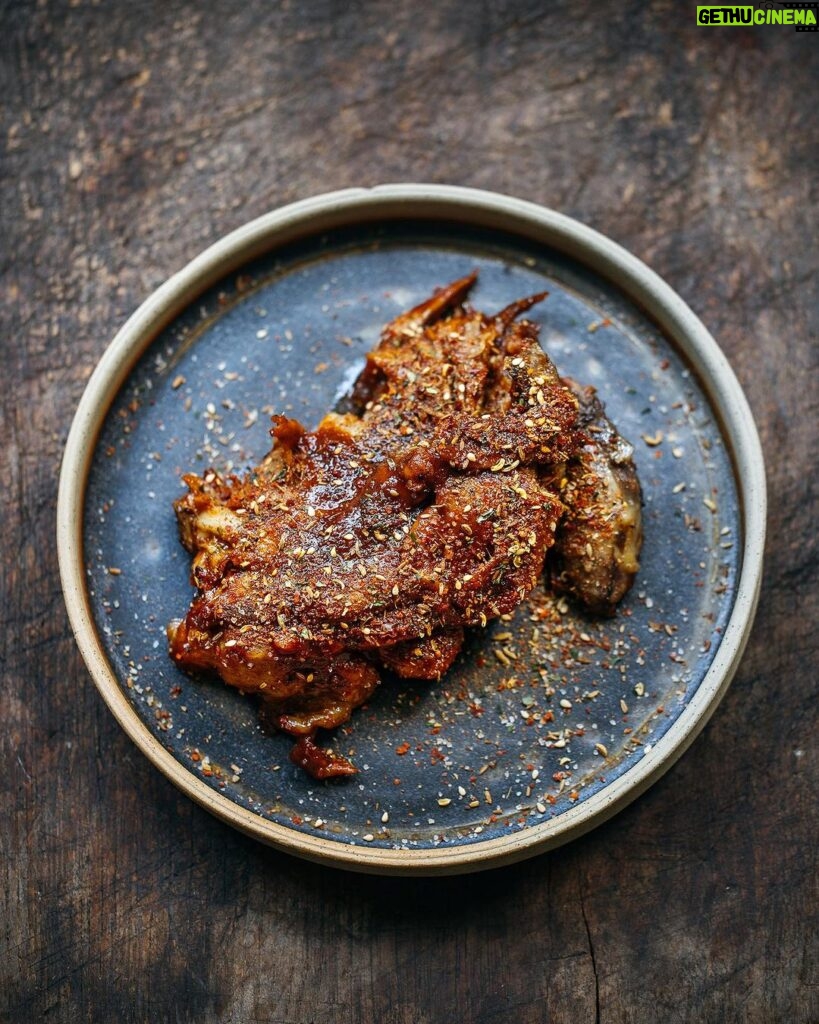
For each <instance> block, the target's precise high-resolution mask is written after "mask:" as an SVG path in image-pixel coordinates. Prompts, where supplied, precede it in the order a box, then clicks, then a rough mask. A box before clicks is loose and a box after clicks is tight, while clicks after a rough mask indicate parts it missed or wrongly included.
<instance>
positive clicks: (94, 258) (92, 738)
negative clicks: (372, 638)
mask: <svg viewBox="0 0 819 1024" xmlns="http://www.w3.org/2000/svg"><path fill="white" fill-rule="evenodd" d="M401 6H402V5H394V4H391V3H387V2H384V0H375V2H370V3H364V4H355V5H354V4H349V5H344V4H341V3H332V2H330V0H324V2H304V3H299V2H284V3H280V4H274V3H264V2H260V0H250V2H238V0H221V2H212V3H204V4H199V3H193V2H187V3H185V2H172V3H168V2H162V0H139V2H132V3H128V4H124V3H123V4H113V3H110V4H99V5H98V4H89V3H87V2H85V0H80V2H77V3H73V2H72V3H57V2H48V0H46V2H41V3H38V4H35V3H26V2H24V0H19V2H14V0H11V2H9V0H6V2H4V3H2V4H0V49H1V51H2V92H1V93H0V95H2V97H3V103H2V111H1V112H0V117H1V118H2V134H0V138H2V139H3V142H4V146H5V153H4V157H3V173H2V178H1V179H0V216H2V267H1V269H0V274H1V275H2V276H0V295H2V305H0V318H2V330H0V346H2V363H0V365H1V366H2V368H3V372H4V375H5V395H4V398H3V400H2V407H0V429H2V437H3V442H4V443H3V445H2V447H0V467H2V474H1V475H0V479H2V480H3V483H4V486H3V487H2V490H0V506H1V507H2V530H1V531H0V573H1V574H2V576H1V577H0V579H2V588H1V589H0V592H1V593H2V602H3V603H2V617H3V626H4V628H3V630H2V634H0V644H2V658H1V659H0V671H2V691H1V692H2V703H0V710H1V713H2V723H3V724H2V730H0V751H2V765H3V773H2V778H3V783H4V786H3V797H2V808H3V818H2V829H0V854H1V856H0V871H2V884H0V1019H3V1020H8V1021H10V1022H14V1024H16V1022H29V1021H35V1020H40V1019H43V1020H48V1021H60V1022H69V1021H70V1022H74V1021H89V1022H107V1021H117V1022H123V1024H124V1022H130V1021H151V1022H153V1021H175V1022H187V1021H196V1022H198V1024H201V1022H211V1021H214V1022H215V1021H220V1022H236V1024H239V1022H242V1024H244V1022H259V1024H262V1022H265V1024H273V1022H276V1024H285V1022H286V1024H308V1022H314V1024H340V1022H359V1021H361V1022H380V1024H431V1022H450V1021H457V1022H460V1021H480V1022H485V1024H489V1022H494V1021H498V1022H500V1021H503V1022H507V1021H511V1022H523V1024H526V1022H533V1024H534V1022H541V1021H546V1020H549V1021H601V1022H607V1021H610V1022H620V1021H623V1022H625V1021H629V1022H631V1021H633V1022H635V1024H643V1022H650V1021H658V1022H663V1024H673V1022H690V1021H703V1022H705V1021H707V1022H714V1021H720V1022H721V1021H728V1022H731V1021H737V1022H743V1024H748V1022H766V1024H767V1022H771V1021H784V1022H809V1021H817V1020H819V939H817V927H819V870H817V865H818V859H817V858H818V856H819V855H818V854H817V849H818V848H819V847H818V846H817V838H819V798H818V797H817V784H818V783H819V744H817V737H819V731H818V729H819V663H818V661H817V655H816V652H817V639H818V638H819V627H817V612H819V600H817V589H816V587H815V585H814V584H815V579H816V567H817V551H816V525H815V515H816V509H817V506H816V473H817V463H816V457H815V450H816V416H817V411H819V401H818V400H817V387H816V379H817V378H816V373H817V357H816V353H817V347H816V331H817V320H818V319H819V318H818V317H817V308H819V304H818V303H817V280H818V278H819V275H818V274H817V244H816V243H817V238H818V237H819V218H817V205H816V204H817V200H819V194H818V192H819V189H817V181H819V160H818V159H817V148H816V142H817V137H818V136H817V131H818V130H819V125H818V124H817V117H816V109H817V88H816V87H817V80H819V79H818V78H817V73H818V72H819V59H818V58H819V41H818V40H817V38H816V36H815V35H811V34H797V33H795V32H794V30H793V29H792V28H784V27H782V28H774V27H772V28H755V29H750V30H748V29H701V28H697V27H696V25H695V23H694V5H693V4H691V5H688V4H679V3H670V2H667V3H663V2H656V3H653V4H647V3H643V2H640V0H624V2H622V3H620V4H617V5H607V4H602V3H593V2H591V0H575V2H574V3H568V2H565V3H556V4H549V5H546V4H539V3H527V2H525V0H508V2H502V3H500V2H499V3H482V4H464V3H454V2H451V0H445V2H444V0H441V2H439V3H437V4H426V5H409V4H407V5H403V8H404V9H403V10H396V8H401ZM413 6H414V7H415V10H414V11H412V10H411V8H412V7H413ZM422 7H423V8H425V10H424V12H423V13H422V10H421V9H422ZM396 180H428V181H440V182H451V183H458V184H463V185H472V186H479V187H484V188H490V189H495V190H498V191H502V192H508V193H512V194H516V195H519V196H522V197H524V198H527V199H532V200H535V201H537V202H541V203H544V204H546V205H548V206H551V207H554V208H556V209H559V210H562V211H564V212H565V213H568V214H571V215H573V216H576V217H578V218H580V219H581V220H583V221H585V222H587V223H589V224H591V225H593V226H594V227H596V228H598V229H600V230H601V231H604V232H606V233H607V234H609V235H611V236H612V237H613V238H615V239H616V240H618V241H620V242H622V243H623V244H624V245H626V246H627V247H628V248H629V249H631V250H632V251H633V252H635V253H636V254H637V255H638V256H640V257H642V258H643V259H645V260H646V261H648V262H649V263H650V264H651V265H652V266H653V267H654V268H655V269H656V270H657V271H659V273H660V274H662V275H664V276H665V277H666V279H667V280H668V281H669V282H670V283H671V284H672V285H673V286H674V287H675V288H676V289H678V290H679V292H680V293H681V294H682V295H683V297H684V298H685V299H686V300H687V301H688V302H689V303H690V304H691V306H692V307H693V308H694V309H695V310H696V311H697V312H698V313H699V314H700V315H701V316H702V318H703V319H704V321H705V322H706V324H707V325H708V326H709V327H710V329H711V330H712V331H713V333H714V335H715V336H716V337H717V339H718V340H719V342H720V344H721V345H722V346H723V348H724V350H725V351H726V353H727V354H728V356H729V358H730V360H731V362H732V364H733V366H734V368H735V370H736V372H737V374H738V376H739V378H740V380H741V381H742V383H743V385H744V387H745V388H746V391H747V394H748V397H749V400H750V402H751V405H752V407H753V410H754V414H755V416H756V420H757V423H758V425H759V429H760V432H761V435H762V440H763V443H764V446H765V451H766V456H767V464H768V474H769V485H770V496H771V513H770V524H769V525H770V538H769V545H768V555H767V558H768V561H767V572H766V578H765V582H764V589H763V593H762V600H761V605H760V610H759V615H758V618H757V623H756V629H755V631H754V635H753V637H752V639H751V642H750V645H749V648H748V651H747V654H746V656H745V659H744V661H743V663H742V666H741V668H740V670H739V673H738V675H737V677H736V680H735V682H734V684H733V686H732V688H731V690H730V692H729V693H728V696H727V697H726V699H725V700H724V702H723V704H722V705H721V706H720V708H719V710H718V712H717V713H716V715H715V716H714V718H713V719H712V721H711V723H710V725H709V726H708V727H707V729H706V730H705V732H704V734H703V735H702V736H701V737H700V738H699V739H698V740H697V742H696V743H695V744H694V746H693V747H692V748H691V750H690V751H689V752H688V754H687V755H686V756H685V757H684V758H683V760H682V761H681V762H680V763H679V764H678V765H677V766H676V767H675V768H674V769H673V770H672V771H671V772H670V773H669V774H668V775H667V776H666V777H665V778H664V779H663V780H662V781H661V782H660V783H658V784H657V785H655V786H654V787H653V788H652V789H651V790H650V791H649V792H648V793H647V794H646V795H645V796H643V797H642V798H641V799H640V800H639V801H638V802H637V803H636V804H634V805H633V806H632V807H631V808H629V809H628V810H627V811H625V812H624V813H622V814H620V815H619V816H618V817H617V818H616V819H615V820H613V821H611V822H610V823H609V824H607V825H605V826H603V827H601V828H599V829H597V830H596V831H595V832H594V833H592V834H590V835H589V836H588V837H586V838H584V839H582V840H580V841H578V842H575V843H573V844H572V845H570V846H569V847H567V848H564V849H562V850H558V851H557V852H555V853H552V854H548V855H543V856H540V857H538V858H536V859H534V860H531V861H529V862H527V863H524V864H521V865H518V866H515V867H511V868H507V869H504V870H500V871H496V872H494V873H490V874H486V875H482V876H471V877H464V878H461V879H444V880H397V879H377V878H366V877H358V876H353V875H349V874H345V873H341V872H337V871H333V870H328V869H322V868H319V867H315V866H311V865H309V864H305V863H301V862H299V861H297V860H295V859H292V858H290V857H287V856H284V855H280V854H277V853H274V852H272V851H271V850H269V849H265V848H263V847H261V846H260V845H257V844H256V843H255V842H253V841H251V840H248V839H245V838H243V837H242V836H240V835H238V834H236V833H235V832H233V831H231V830H230V829H229V828H227V827H226V826H224V825H222V824H220V823H219V822H217V821H216V820H213V819H212V818H210V817H209V816H208V815H207V814H205V813H204V812H203V811H200V810H199V809H198V808H197V807H196V806H194V805H193V804H192V803H190V802H189V801H188V800H186V799H185V798H183V797H182V796H181V795H180V794H179V793H178V792H177V791H176V789H174V788H173V787H172V786H171V784H170V783H168V782H166V781H165V779H164V778H163V777H162V776H161V775H160V774H159V773H158V772H157V771H156V770H155V769H154V768H152V767H151V766H150V764H149V763H148V762H147V761H146V760H145V759H144V758H143V757H142V756H141V755H140V754H139V753H138V752H137V751H136V749H135V748H134V747H133V746H132V745H131V743H130V742H129V741H128V740H127V739H126V737H125V735H124V734H123V733H122V732H121V731H120V729H119V727H118V726H117V725H116V723H115V722H114V720H113V718H112V717H111V715H110V714H109V712H108V711H107V709H106V708H105V706H104V705H103V703H102V701H101V700H100V698H99V697H98V695H97V692H96V690H95V689H94V687H93V686H92V684H91V682H90V679H89V676H88V673H87V672H86V670H85V668H84V666H83V664H82V662H81V659H80V656H79V654H78V652H77V650H76V648H75V645H74V642H73V640H72V637H71V635H70V631H69V628H68V624H67V620H66V615H65V611H64V608H63V602H62V597H61V592H60V584H59V580H58V576H57V559H56V552H55V544H54V506H55V490H56V481H57V473H58V467H59V461H60V456H61V452H62V447H63V444H64V441H65V437H66V433H67V430H68V426H69V423H70V421H71V417H72V414H73V412H74V409H75V407H76V405H77V402H78V400H79V397H80V394H81V392H82V390H83V387H84V384H85V381H86V379H87V377H88V375H89V373H90V372H91V369H92V367H93V366H94V364H95V363H96V361H97V359H98V358H99V357H100V355H101V354H102V352H103V350H104V349H105V347H106V345H107V344H108V342H109V341H110V339H111V337H112V335H113V333H114V332H115V330H116V329H117V327H118V326H119V325H120V324H121V323H122V322H123V320H124V318H125V317H126V316H127V315H128V314H129V313H130V312H131V311H132V310H133V309H134V308H135V307H136V306H137V305H138V303H139V302H140V301H141V300H142V299H143V298H144V297H145V296H147V295H148V293H149V292H150V291H151V290H152V289H153V288H154V287H155V286H156V285H158V284H159V283H160V282H161V281H162V280H163V279H164V278H165V277H167V276H168V275H169V274H171V273H172V272H173V271H175V270H176V269H178V268H179V267H180V266H181V265H182V264H183V263H185V262H186V261H187V260H188V259H190V258H191V257H192V256H194V255H195V254H196V253H197V252H198V251H199V250H201V249H202V248H203V247H204V246H205V245H207V244H208V243H209V242H211V241H213V240H214V239H216V238H218V237H219V236H220V235H222V234H223V233H225V232H226V231H228V230H230V229H231V228H234V227H236V226H237V225H239V224H241V223H242V222H244V221H246V220H248V219H250V218H251V217H254V216H256V215H258V214H260V213H262V212H263V211H266V210H269V209H271V208H273V207H276V206H279V205H281V204H282V203H284V202H286V201H289V200H292V199H296V198H299V197H302V196H306V195H310V194H313V193H317V192H322V191H326V190H329V189H334V188H340V187H343V186H347V185H352V184H374V183H377V182H382V181H396ZM4 1014H5V1015H6V1016H4Z"/></svg>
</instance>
